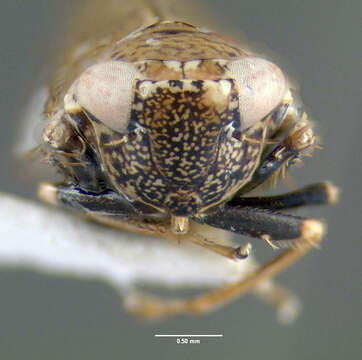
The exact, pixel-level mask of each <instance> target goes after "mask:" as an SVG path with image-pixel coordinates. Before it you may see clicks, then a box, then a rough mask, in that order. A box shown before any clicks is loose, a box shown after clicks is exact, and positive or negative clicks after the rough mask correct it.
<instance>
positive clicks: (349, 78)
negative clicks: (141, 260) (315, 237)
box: [0, 0, 362, 360]
mask: <svg viewBox="0 0 362 360" xmlns="http://www.w3.org/2000/svg"><path fill="white" fill-rule="evenodd" d="M70 3H71V1H60V0H59V1H55V0H53V1H49V0H32V1H20V0H3V1H2V2H1V4H0V46H1V50H0V51H1V53H0V72H1V75H0V79H1V87H0V92H1V96H0V108H1V120H0V121H1V132H0V136H1V142H0V146H1V151H0V156H1V169H2V170H1V176H0V190H1V191H7V192H12V193H19V194H27V193H29V189H28V188H26V185H24V183H23V182H21V181H19V180H18V175H19V173H16V172H15V171H14V169H13V160H11V158H10V151H9V149H10V147H11V143H12V142H13V141H14V134H15V128H16V126H17V124H16V121H17V120H16V119H17V115H16V114H17V112H18V110H19V108H21V107H22V106H24V103H25V101H26V97H27V95H28V94H29V93H31V91H32V88H33V87H34V83H35V81H36V79H37V74H38V73H39V72H41V70H42V68H43V66H44V64H47V62H48V54H49V51H50V50H51V49H52V48H54V47H56V43H55V40H54V39H56V37H55V35H56V34H57V32H58V31H59V29H60V24H61V23H62V17H63V16H64V8H65V6H66V5H68V6H69V4H70ZM209 3H210V4H211V5H210V9H211V10H213V11H214V12H216V13H217V14H218V16H219V18H220V21H222V22H223V23H224V24H225V26H227V25H228V24H232V26H233V27H234V28H240V29H242V30H243V31H244V32H245V33H246V34H247V36H248V38H249V39H250V40H252V41H256V42H257V43H258V42H261V43H264V44H266V45H267V46H268V48H271V49H273V51H275V53H277V54H280V56H281V57H282V58H283V59H287V60H284V62H285V64H287V67H288V68H289V69H291V70H292V74H293V75H294V76H295V77H296V78H297V79H298V82H299V84H300V87H301V94H302V98H303V101H304V103H305V104H306V105H307V108H308V109H311V114H312V116H313V118H314V119H316V120H317V122H318V126H317V129H318V132H319V134H320V135H321V137H322V139H323V143H324V150H323V151H318V152H316V154H315V156H314V157H313V159H308V161H307V164H306V165H305V166H304V167H303V168H302V169H298V170H296V171H293V174H294V175H295V179H296V180H295V181H296V183H297V184H299V185H304V184H308V183H311V182H316V181H319V180H324V179H328V180H331V181H332V182H334V183H335V184H336V185H338V186H340V187H341V189H342V195H341V201H340V203H339V204H338V205H337V206H335V207H333V208H318V209H311V210H310V211H307V213H308V214H309V215H312V216H316V217H318V218H323V219H326V221H327V222H328V225H329V228H328V235H327V237H326V238H325V239H324V242H323V246H322V250H321V251H314V252H312V253H311V254H309V255H308V256H306V257H305V258H304V259H303V260H302V261H300V262H298V263H297V264H296V265H295V266H293V267H291V268H290V269H288V270H287V271H286V272H284V273H283V274H282V275H281V276H280V277H279V280H280V281H281V282H282V283H284V284H287V285H288V286H289V287H290V288H292V289H293V290H294V291H295V292H296V293H297V294H299V295H300V297H301V298H302V300H303V304H304V311H303V313H302V314H301V316H300V318H299V319H298V320H297V321H296V322H295V323H294V324H293V325H292V326H290V327H283V326H281V325H279V324H278V323H277V322H276V320H275V317H274V313H273V311H272V309H270V308H269V307H267V306H264V305H263V304H262V303H261V302H260V301H257V300H255V298H253V297H252V296H246V297H244V298H242V299H239V300H237V301H235V302H234V303H232V304H231V305H229V306H227V307H224V308H222V309H221V310H219V311H217V312H215V313H212V314H210V315H206V316H204V317H201V318H191V317H178V318H174V319H171V320H166V321H164V322H161V323H144V322H141V321H139V320H137V319H135V318H133V317H131V316H129V315H127V314H126V313H125V312H124V310H122V309H121V306H120V301H119V298H118V297H117V295H116V294H115V293H114V292H113V291H112V289H110V288H108V287H107V286H106V285H103V284H101V283H98V282H84V281H77V280H72V279H59V278H58V279H55V278H50V277H45V276H41V275H38V274H36V273H32V272H27V271H20V270H19V271H14V270H11V271H10V270H6V269H1V272H0V358H1V359H6V360H8V359H23V358H26V359H87V360H90V359H99V358H101V357H102V358H105V359H108V358H109V359H114V358H120V357H121V356H125V357H126V358H143V357H147V358H149V359H154V358H172V359H181V358H182V359H185V358H186V359H187V358H195V357H196V356H197V357H200V358H208V359H219V358H238V357H240V358H243V359H265V358H267V359H305V358H311V359H327V358H328V359H340V358H341V356H343V358H345V359H347V358H348V359H352V358H357V357H358V355H359V356H360V354H361V350H362V349H361V348H362V345H361V332H362V331H361V330H362V329H361V287H360V285H361V266H360V257H361V230H362V229H361V209H362V208H361V187H360V182H361V155H362V154H361V150H362V147H361V131H362V125H361V124H362V121H361V111H362V104H361V74H362V66H361V58H362V51H361V37H362V26H361V25H362V23H361V14H362V5H361V1H360V0H356V1H348V0H347V1H337V0H329V1H327V0H314V1H297V0H285V1H283V0H277V1H275V0H274V1H270V0H253V1H247V0H245V1H236V0H235V1H231V0H229V1H223V2H221V1H209ZM30 191H33V190H32V189H30ZM262 248H263V249H264V248H265V246H262ZM258 249H259V248H258V247H257V251H259V250H258ZM263 249H261V250H260V252H263V251H264V250H263ZM267 250H268V249H267ZM269 254H270V253H269ZM170 332H171V333H190V332H191V333H220V332H221V333H223V334H224V338H223V339H219V340H203V341H202V344H201V345H189V346H181V345H176V344H175V343H174V341H173V340H160V339H158V340H157V339H156V340H155V339H154V338H153V334H154V333H170Z"/></svg>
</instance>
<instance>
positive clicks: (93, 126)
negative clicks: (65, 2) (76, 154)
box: [47, 21, 279, 216]
mask: <svg viewBox="0 0 362 360" xmlns="http://www.w3.org/2000/svg"><path fill="white" fill-rule="evenodd" d="M116 36H117V35H115V34H113V35H111V36H110V37H108V38H104V39H103V40H100V41H99V42H98V44H97V46H96V47H93V48H92V49H89V50H87V51H85V52H84V53H83V54H81V55H80V56H79V57H78V58H77V59H75V58H74V61H73V66H72V67H73V71H75V72H76V73H80V72H81V71H83V70H84V69H85V68H86V67H87V66H89V65H91V64H93V63H97V62H102V61H109V60H111V59H113V60H115V59H117V60H119V61H127V62H132V63H134V65H135V66H136V67H137V69H138V71H139V76H138V78H139V80H137V81H136V83H135V85H134V91H135V95H134V100H133V108H132V111H131V116H130V122H129V126H128V130H127V133H125V134H119V133H117V132H116V131H114V130H112V129H109V128H107V127H106V126H105V125H103V124H102V123H101V119H95V118H92V114H85V115H86V116H84V114H83V115H82V114H81V113H80V114H78V118H77V120H76V123H77V125H76V128H77V131H79V132H80V133H81V134H83V137H85V139H87V142H88V144H89V146H90V147H91V148H92V149H93V150H94V151H95V153H96V154H99V155H98V156H99V159H98V160H97V161H99V162H100V165H101V168H102V169H103V171H104V176H106V178H108V179H109V181H110V182H111V183H112V186H113V187H114V188H115V189H117V190H118V191H121V192H123V193H125V194H127V195H128V196H129V197H131V198H134V199H137V200H140V201H142V202H144V203H147V204H149V205H151V206H153V207H155V208H157V209H159V210H160V211H162V212H166V213H170V214H173V215H178V216H192V215H193V214H197V213H202V212H203V211H206V209H208V208H209V207H212V206H215V205H217V204H218V203H220V202H221V201H223V200H225V199H227V198H229V197H231V196H232V194H233V193H234V192H235V191H237V190H238V189H239V188H240V187H241V186H242V185H243V184H245V183H246V182H247V181H248V180H249V179H250V176H251V175H252V173H253V171H254V170H255V168H256V166H257V165H258V162H259V157H260V154H261V151H262V149H263V137H264V136H266V133H265V132H263V129H264V128H268V127H269V128H270V129H272V127H274V125H273V118H272V117H268V118H266V119H264V120H263V121H261V122H260V123H258V124H256V125H255V126H254V127H253V128H251V129H249V130H248V131H247V132H246V133H244V135H243V136H244V137H243V138H238V136H239V135H238V134H237V129H238V127H239V126H240V114H239V108H238V91H239V90H238V89H237V88H236V86H235V82H234V80H233V79H230V78H229V77H230V75H229V74H228V72H227V63H228V61H230V60H234V59H237V58H240V57H242V56H246V55H247V53H246V52H244V51H243V50H242V49H240V48H238V47H237V46H236V45H235V44H234V43H231V42H230V43H229V42H228V41H226V40H225V39H224V38H222V37H220V36H217V35H215V34H213V33H207V32H204V31H201V30H200V29H198V28H197V27H194V26H192V25H188V24H185V23H181V22H170V21H162V22H158V23H155V24H153V25H151V26H148V27H146V28H143V29H140V30H137V31H135V32H133V33H131V34H130V35H129V36H127V37H126V38H124V39H117V38H116ZM73 75H74V73H73ZM67 81H69V79H68V80H65V82H64V81H63V82H59V83H58V89H57V90H54V89H53V90H54V92H53V95H54V96H55V97H56V99H55V102H56V103H54V102H53V98H50V100H49V102H48V104H47V109H50V110H47V111H49V115H51V114H52V113H53V112H54V111H55V110H56V109H57V107H58V108H60V109H61V106H62V104H61V101H60V99H61V97H62V95H63V94H64V92H65V90H66V82H67ZM74 101H76V99H74ZM58 111H61V110H59V109H58ZM278 126H279V125H278V124H275V127H276V128H277V127H278ZM87 134H88V135H87Z"/></svg>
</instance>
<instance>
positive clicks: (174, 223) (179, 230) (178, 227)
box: [171, 215, 189, 235]
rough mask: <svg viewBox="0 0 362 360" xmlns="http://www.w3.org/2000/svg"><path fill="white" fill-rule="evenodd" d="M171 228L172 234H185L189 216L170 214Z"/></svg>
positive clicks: (187, 228)
mask: <svg viewBox="0 0 362 360" xmlns="http://www.w3.org/2000/svg"><path fill="white" fill-rule="evenodd" d="M171 230H172V232H173V233H174V234H177V235H182V234H186V233H187V232H188V230H189V218H188V217H186V216H174V215H172V216H171Z"/></svg>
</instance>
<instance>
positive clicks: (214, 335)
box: [154, 334, 224, 337]
mask: <svg viewBox="0 0 362 360" xmlns="http://www.w3.org/2000/svg"><path fill="white" fill-rule="evenodd" d="M154 337H224V335H223V334H155V335H154Z"/></svg>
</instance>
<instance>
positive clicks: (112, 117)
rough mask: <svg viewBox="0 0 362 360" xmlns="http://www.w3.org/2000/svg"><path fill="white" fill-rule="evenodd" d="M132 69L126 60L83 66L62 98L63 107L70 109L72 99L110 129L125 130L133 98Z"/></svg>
mask: <svg viewBox="0 0 362 360" xmlns="http://www.w3.org/2000/svg"><path fill="white" fill-rule="evenodd" d="M137 74H138V72H137V70H136V68H135V67H134V66H133V65H132V64H130V63H126V62H122V61H109V62H105V63H100V64H96V65H93V66H91V67H89V68H88V69H86V70H85V71H84V72H83V73H82V74H81V75H80V76H79V78H78V79H77V80H76V81H75V82H74V83H73V85H72V86H71V88H70V89H69V91H68V93H67V95H66V96H65V98H64V105H65V110H66V111H67V107H69V110H71V107H72V106H75V104H72V100H71V99H73V98H75V100H76V103H77V105H79V106H81V107H82V108H83V109H85V110H87V111H89V112H90V113H91V114H92V115H94V116H95V117H96V118H97V119H98V120H99V121H101V122H102V123H104V124H105V125H106V126H108V127H110V128H111V129H113V130H116V131H119V132H121V133H125V132H126V129H127V126H128V123H129V119H130V112H131V104H132V101H133V87H134V80H135V78H136V75H137Z"/></svg>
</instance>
